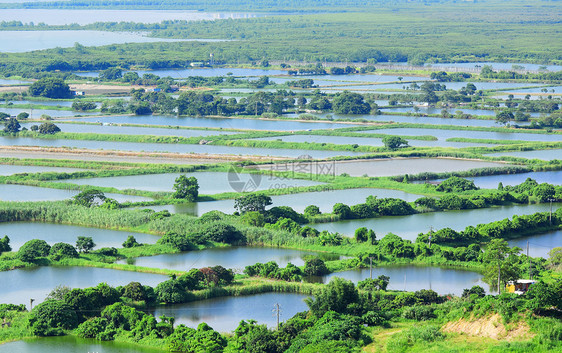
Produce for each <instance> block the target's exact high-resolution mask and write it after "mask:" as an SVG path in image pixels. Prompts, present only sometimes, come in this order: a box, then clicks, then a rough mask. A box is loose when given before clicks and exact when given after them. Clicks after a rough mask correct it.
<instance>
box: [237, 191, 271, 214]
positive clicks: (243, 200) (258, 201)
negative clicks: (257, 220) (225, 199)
mask: <svg viewBox="0 0 562 353" xmlns="http://www.w3.org/2000/svg"><path fill="white" fill-rule="evenodd" d="M271 203H272V201H271V197H269V196H267V195H263V194H248V195H245V196H240V197H238V198H236V199H234V208H235V209H236V210H238V211H239V212H240V213H244V212H248V211H255V212H260V213H264V212H265V207H266V206H269V205H271Z"/></svg>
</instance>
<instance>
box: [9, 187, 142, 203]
mask: <svg viewBox="0 0 562 353" xmlns="http://www.w3.org/2000/svg"><path fill="white" fill-rule="evenodd" d="M78 193H80V191H79V190H65V189H51V188H41V187H37V186H28V185H16V184H0V200H1V201H58V200H66V199H70V198H71V197H73V196H75V195H77V194H78ZM104 194H105V196H106V197H109V198H112V199H114V200H116V201H117V202H140V201H152V200H153V199H151V198H149V197H143V196H134V195H125V194H114V193H104Z"/></svg>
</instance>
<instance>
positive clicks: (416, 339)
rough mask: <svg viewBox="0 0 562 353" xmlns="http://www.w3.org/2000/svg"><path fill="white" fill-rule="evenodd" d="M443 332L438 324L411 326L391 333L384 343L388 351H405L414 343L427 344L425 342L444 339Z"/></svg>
mask: <svg viewBox="0 0 562 353" xmlns="http://www.w3.org/2000/svg"><path fill="white" fill-rule="evenodd" d="M445 337H446V336H445V334H444V333H442V332H441V331H440V330H439V327H438V326H435V325H427V326H413V327H411V328H409V329H408V330H405V331H402V332H400V333H397V334H394V335H392V337H390V339H389V340H388V341H387V343H386V350H387V351H388V352H405V351H406V350H408V349H409V348H410V347H412V346H413V345H414V344H416V343H422V344H427V342H434V341H440V340H443V339H445Z"/></svg>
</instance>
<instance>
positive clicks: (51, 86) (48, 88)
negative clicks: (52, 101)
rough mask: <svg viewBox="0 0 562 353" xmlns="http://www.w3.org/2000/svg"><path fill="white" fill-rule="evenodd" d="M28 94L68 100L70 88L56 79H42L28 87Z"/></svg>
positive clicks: (62, 81)
mask: <svg viewBox="0 0 562 353" xmlns="http://www.w3.org/2000/svg"><path fill="white" fill-rule="evenodd" d="M29 94H31V95H32V96H41V97H46V98H69V97H71V96H72V95H71V93H70V87H68V85H67V84H66V83H65V82H64V80H62V79H60V78H57V77H44V78H41V79H39V80H37V81H35V82H34V83H33V84H32V85H31V86H29Z"/></svg>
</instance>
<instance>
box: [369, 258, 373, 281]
mask: <svg viewBox="0 0 562 353" xmlns="http://www.w3.org/2000/svg"><path fill="white" fill-rule="evenodd" d="M369 278H371V279H373V257H372V256H369Z"/></svg>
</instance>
